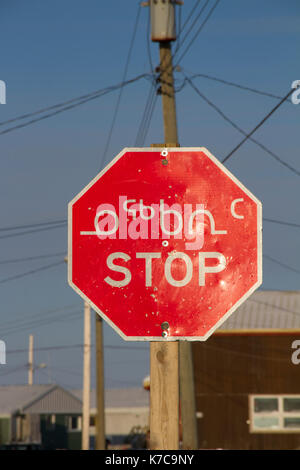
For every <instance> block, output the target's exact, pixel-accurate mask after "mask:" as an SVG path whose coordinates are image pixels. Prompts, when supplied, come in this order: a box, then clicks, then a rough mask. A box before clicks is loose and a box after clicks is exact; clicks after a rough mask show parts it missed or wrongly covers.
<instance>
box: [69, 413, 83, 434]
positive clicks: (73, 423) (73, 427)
mask: <svg viewBox="0 0 300 470" xmlns="http://www.w3.org/2000/svg"><path fill="white" fill-rule="evenodd" d="M80 429H81V417H80V416H70V417H69V430H70V431H80Z"/></svg>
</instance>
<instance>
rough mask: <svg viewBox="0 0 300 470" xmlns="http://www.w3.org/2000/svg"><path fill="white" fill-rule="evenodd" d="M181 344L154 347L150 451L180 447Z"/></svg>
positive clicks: (151, 363)
mask: <svg viewBox="0 0 300 470" xmlns="http://www.w3.org/2000/svg"><path fill="white" fill-rule="evenodd" d="M178 344H179V343H178V341H172V342H171V341H166V342H165V343H164V342H159V341H156V342H152V343H151V345H150V377H151V379H150V380H151V382H150V449H153V450H177V449H178V448H179V406H178V404H179V384H178V364H179V357H178V351H179V348H178Z"/></svg>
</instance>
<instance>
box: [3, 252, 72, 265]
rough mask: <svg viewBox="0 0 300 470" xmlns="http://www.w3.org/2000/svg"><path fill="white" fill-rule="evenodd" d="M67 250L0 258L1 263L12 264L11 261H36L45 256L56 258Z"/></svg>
mask: <svg viewBox="0 0 300 470" xmlns="http://www.w3.org/2000/svg"><path fill="white" fill-rule="evenodd" d="M65 254H66V252H65V251H64V252H60V253H51V254H50V253H49V254H47V255H37V256H28V257H26V258H12V259H5V260H0V265H1V264H11V263H23V262H24V261H35V260H37V259H44V258H55V257H57V256H64V255H65Z"/></svg>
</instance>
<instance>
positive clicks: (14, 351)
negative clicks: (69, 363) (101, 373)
mask: <svg viewBox="0 0 300 470" xmlns="http://www.w3.org/2000/svg"><path fill="white" fill-rule="evenodd" d="M83 347H84V344H83V343H82V344H63V345H57V346H43V347H41V348H34V352H40V351H60V350H67V349H79V348H83ZM94 347H95V344H92V345H91V348H94ZM104 348H105V349H117V350H124V349H125V350H127V349H128V350H134V351H136V350H138V351H140V350H142V351H149V348H147V347H138V346H129V345H128V346H114V345H111V344H106V345H104ZM27 352H28V348H26V349H11V350H7V351H6V353H7V354H23V353H27Z"/></svg>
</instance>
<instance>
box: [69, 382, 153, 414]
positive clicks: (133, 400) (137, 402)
mask: <svg viewBox="0 0 300 470" xmlns="http://www.w3.org/2000/svg"><path fill="white" fill-rule="evenodd" d="M71 393H73V395H75V396H76V397H77V398H79V399H80V400H81V397H82V390H71ZM149 395H150V394H149V392H147V390H144V389H143V388H142V385H141V387H140V388H138V387H136V388H112V389H107V390H105V397H104V400H105V408H144V407H148V406H149ZM90 407H91V409H93V408H96V390H91V405H90Z"/></svg>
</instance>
